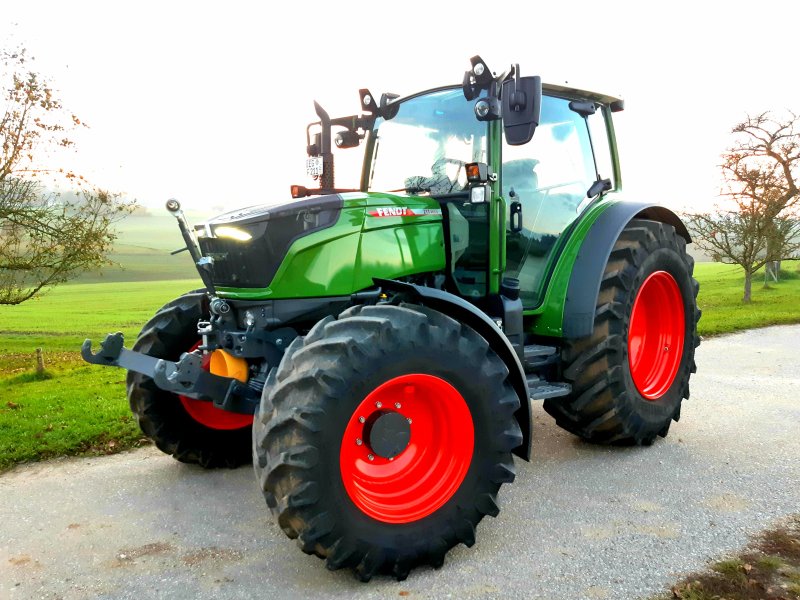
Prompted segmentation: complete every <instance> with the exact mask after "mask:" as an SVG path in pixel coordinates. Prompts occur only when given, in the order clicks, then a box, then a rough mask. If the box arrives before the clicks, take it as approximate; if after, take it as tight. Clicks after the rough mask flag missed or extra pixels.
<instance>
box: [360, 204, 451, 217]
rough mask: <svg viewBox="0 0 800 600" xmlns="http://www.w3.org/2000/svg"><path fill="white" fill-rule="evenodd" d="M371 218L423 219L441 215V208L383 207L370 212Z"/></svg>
mask: <svg viewBox="0 0 800 600" xmlns="http://www.w3.org/2000/svg"><path fill="white" fill-rule="evenodd" d="M367 214H368V215H369V216H370V217H423V216H428V215H441V214H442V209H441V208H407V207H405V206H381V207H378V208H373V209H372V210H370V211H368V212H367Z"/></svg>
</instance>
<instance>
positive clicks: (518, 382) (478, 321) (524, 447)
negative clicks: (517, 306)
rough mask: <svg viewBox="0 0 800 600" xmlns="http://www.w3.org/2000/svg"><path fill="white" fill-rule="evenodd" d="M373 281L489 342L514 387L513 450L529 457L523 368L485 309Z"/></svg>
mask: <svg viewBox="0 0 800 600" xmlns="http://www.w3.org/2000/svg"><path fill="white" fill-rule="evenodd" d="M373 281H374V282H375V285H379V286H381V288H382V289H384V290H393V291H396V292H401V293H405V294H408V295H409V296H410V297H411V298H412V300H414V301H418V302H420V303H421V304H423V305H425V306H429V307H430V308H433V309H435V310H438V311H439V312H442V313H444V314H446V315H448V316H450V317H453V318H454V319H456V320H457V321H460V322H462V323H466V324H467V325H469V326H470V327H472V328H473V329H474V330H475V331H477V332H478V333H479V334H480V335H482V336H483V337H484V339H486V341H487V342H489V346H490V347H491V348H492V350H494V351H495V352H496V353H497V355H498V356H499V357H500V358H501V359H502V360H503V362H504V363H505V364H506V366H507V367H508V376H509V378H510V379H511V385H513V386H514V390H515V391H516V392H517V395H518V396H519V402H520V407H519V409H518V410H517V411H516V412H515V413H514V417H515V418H516V419H517V422H518V423H519V427H520V429H521V430H522V444H521V445H520V446H518V447H517V448H516V449H514V454H516V455H517V456H519V457H520V458H524V459H525V460H530V459H531V447H532V442H533V436H532V433H531V431H532V425H533V418H532V414H531V401H530V393H529V390H528V382H527V379H526V376H525V369H524V368H523V366H522V362H521V361H520V359H519V356H517V353H516V352H515V351H514V348H513V346H512V345H511V343H510V342H509V340H508V338H507V337H506V336H505V334H504V333H503V332H502V331H501V330H500V329H499V328H498V327H497V325H496V324H495V323H494V321H492V319H490V318H489V316H488V315H486V313H484V312H481V310H480V309H478V308H476V307H475V306H474V305H472V304H470V303H469V302H467V301H466V300H464V299H463V298H459V297H458V296H456V295H454V294H450V293H448V292H444V291H442V290H437V289H435V288H429V287H423V286H419V285H414V284H413V283H404V282H402V281H395V280H390V279H378V278H373Z"/></svg>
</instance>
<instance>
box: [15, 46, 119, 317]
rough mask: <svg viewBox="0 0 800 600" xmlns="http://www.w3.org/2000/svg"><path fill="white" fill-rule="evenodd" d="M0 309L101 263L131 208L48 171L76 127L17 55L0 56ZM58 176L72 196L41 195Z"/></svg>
mask: <svg viewBox="0 0 800 600" xmlns="http://www.w3.org/2000/svg"><path fill="white" fill-rule="evenodd" d="M0 62H2V67H3V71H2V73H0V93H2V94H3V96H2V98H3V100H4V104H5V107H4V112H3V114H2V117H1V118H0V304H19V303H20V302H24V301H25V300H27V299H29V298H31V297H33V296H35V295H36V294H37V293H39V292H40V291H41V290H42V289H44V288H46V287H48V286H52V285H56V284H58V283H62V282H64V281H67V280H68V279H71V278H73V277H75V276H76V275H78V274H80V273H81V272H83V271H85V270H88V269H92V268H97V267H99V266H101V265H103V264H106V263H108V259H107V256H108V253H109V252H110V250H111V248H112V246H113V242H114V240H115V239H116V236H115V234H114V231H113V225H114V223H115V222H116V221H118V220H119V219H120V218H122V217H123V216H125V215H126V214H128V212H130V210H131V209H132V208H133V205H132V203H128V202H124V201H122V200H120V198H119V196H117V195H114V194H111V193H109V192H107V191H103V190H96V189H94V188H92V187H91V186H90V185H89V184H88V183H87V182H86V181H85V180H84V179H83V177H81V176H79V175H76V174H75V173H72V172H69V171H64V170H63V169H52V168H47V167H45V166H44V165H46V163H47V160H48V156H49V155H50V154H52V153H53V152H54V151H55V150H57V149H58V148H68V147H70V146H72V145H73V141H72V140H71V139H70V131H72V130H73V128H75V127H80V126H82V125H83V124H82V122H81V120H80V119H78V117H76V116H75V115H72V114H69V113H67V112H66V111H65V110H64V108H63V106H62V105H61V103H60V102H59V101H58V99H57V98H56V97H55V94H54V91H53V89H52V87H51V85H50V83H49V82H48V81H47V79H46V78H44V77H42V76H41V75H40V74H38V73H36V72H34V71H32V70H30V69H29V68H28V63H29V61H28V58H27V57H26V54H25V50H24V49H18V50H12V51H8V50H0ZM49 176H53V177H56V176H60V177H61V178H62V179H63V180H65V181H67V182H70V183H71V184H72V185H71V187H73V188H76V192H75V193H70V194H65V195H64V196H63V197H62V196H60V195H59V194H57V193H53V192H48V191H47V189H46V188H45V186H44V184H43V183H42V180H43V178H44V177H49Z"/></svg>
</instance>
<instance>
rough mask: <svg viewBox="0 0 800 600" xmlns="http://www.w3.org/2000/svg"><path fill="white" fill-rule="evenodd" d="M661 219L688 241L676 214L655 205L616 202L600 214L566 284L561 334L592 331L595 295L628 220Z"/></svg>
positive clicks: (576, 335)
mask: <svg viewBox="0 0 800 600" xmlns="http://www.w3.org/2000/svg"><path fill="white" fill-rule="evenodd" d="M636 218H642V219H651V220H653V221H660V222H662V223H666V224H669V225H672V226H673V227H675V230H676V231H677V232H678V234H679V235H680V236H681V237H683V238H684V239H685V240H686V242H687V243H691V241H692V239H691V237H690V236H689V232H688V231H687V230H686V226H685V225H684V224H683V223H682V222H681V220H680V218H679V217H678V215H676V214H675V213H674V212H672V211H671V210H669V209H668V208H664V207H663V206H658V205H656V204H646V203H638V202H619V203H618V204H614V205H613V206H611V207H609V208H608V209H607V210H606V211H605V212H604V213H603V214H601V215H600V216H599V217H598V218H597V221H596V222H595V224H594V225H593V226H592V228H591V229H590V230H589V233H588V234H587V235H586V238H585V239H584V240H583V244H582V245H581V249H580V252H579V253H578V257H577V259H576V260H575V265H574V267H573V269H572V274H571V275H570V278H569V286H568V287H567V297H566V299H565V302H564V319H563V323H562V331H563V335H564V337H565V338H567V339H578V338H582V337H586V336H589V335H591V334H592V330H593V328H594V313H595V309H596V305H597V296H598V294H599V293H600V283H601V281H602V278H603V272H604V271H605V268H606V263H607V262H608V257H609V255H610V254H611V250H612V248H613V247H614V244H615V243H616V242H617V239H618V238H619V235H620V233H622V230H623V229H624V228H625V226H626V225H627V224H628V223H629V222H630V221H631V219H636Z"/></svg>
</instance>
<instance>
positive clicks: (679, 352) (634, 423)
mask: <svg viewBox="0 0 800 600" xmlns="http://www.w3.org/2000/svg"><path fill="white" fill-rule="evenodd" d="M693 268H694V260H693V259H692V257H691V256H689V255H688V254H687V253H686V242H685V240H684V239H683V238H682V237H681V236H679V235H678V234H677V232H676V231H675V228H674V227H672V226H670V225H666V224H663V223H658V222H655V221H647V220H633V221H631V222H630V223H629V224H628V226H627V227H626V228H625V229H624V230H623V231H622V233H621V234H620V237H619V239H618V240H617V242H616V243H615V245H614V248H613V250H612V252H611V255H610V256H609V259H608V263H607V265H606V269H605V273H604V275H603V280H602V283H601V286H600V294H599V296H598V299H597V309H596V312H595V320H594V332H593V333H592V335H591V336H590V337H588V338H585V339H582V340H578V341H575V342H568V343H567V345H566V346H565V348H564V351H563V353H562V358H563V362H564V365H565V369H564V378H565V380H566V381H568V382H569V383H571V384H572V389H573V393H572V394H571V395H570V396H568V397H565V398H557V399H551V400H546V401H545V403H544V409H545V410H546V411H547V412H548V413H550V414H551V415H552V416H553V417H555V419H556V422H557V423H558V425H559V426H561V427H563V428H564V429H566V430H567V431H570V432H571V433H574V434H575V435H578V436H580V437H582V438H584V439H586V440H589V441H591V442H598V443H614V444H636V445H650V444H652V443H653V441H654V440H655V438H656V436H658V435H660V436H662V437H663V436H666V435H667V432H668V431H669V426H670V423H671V422H672V420H675V421H677V420H678V419H679V418H680V409H681V402H682V400H683V399H684V398H689V377H690V376H691V374H692V373H694V372H695V370H696V367H695V362H694V351H695V348H696V347H697V346H698V345H699V343H700V338H699V337H698V335H697V321H698V320H699V318H700V311H699V309H698V308H697V292H698V289H699V286H698V284H697V281H696V280H695V279H694V278H693V277H692V271H693Z"/></svg>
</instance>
